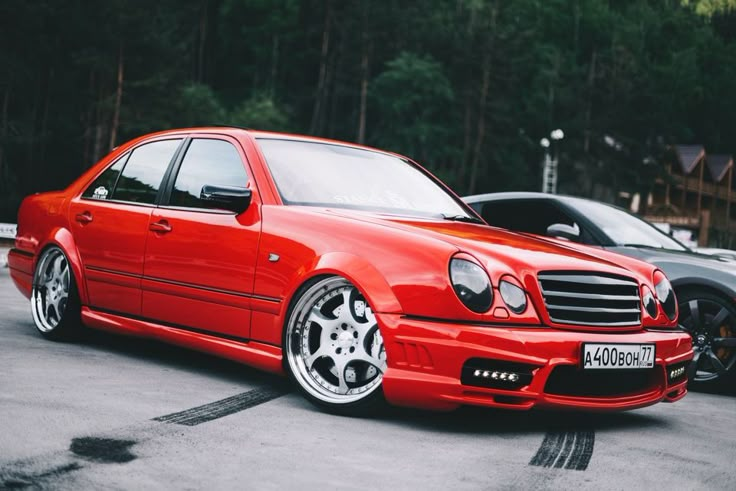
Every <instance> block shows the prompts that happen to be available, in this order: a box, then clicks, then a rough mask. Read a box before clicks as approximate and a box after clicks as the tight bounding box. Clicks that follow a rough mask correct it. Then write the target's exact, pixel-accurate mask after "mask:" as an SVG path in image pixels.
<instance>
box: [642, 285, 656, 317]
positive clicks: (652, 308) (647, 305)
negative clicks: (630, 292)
mask: <svg viewBox="0 0 736 491" xmlns="http://www.w3.org/2000/svg"><path fill="white" fill-rule="evenodd" d="M642 292H643V295H642V296H641V303H642V304H643V305H644V309H645V310H646V311H647V314H649V317H651V318H652V319H656V318H657V301H656V300H654V294H653V293H652V290H650V289H649V288H647V287H646V286H645V287H643V288H642Z"/></svg>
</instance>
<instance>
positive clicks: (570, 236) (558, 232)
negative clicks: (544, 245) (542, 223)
mask: <svg viewBox="0 0 736 491" xmlns="http://www.w3.org/2000/svg"><path fill="white" fill-rule="evenodd" d="M547 235H549V236H550V237H556V238H558V239H567V240H572V241H577V240H578V239H579V238H580V227H578V224H577V223H576V224H575V225H568V224H566V223H553V224H552V225H550V226H549V227H547Z"/></svg>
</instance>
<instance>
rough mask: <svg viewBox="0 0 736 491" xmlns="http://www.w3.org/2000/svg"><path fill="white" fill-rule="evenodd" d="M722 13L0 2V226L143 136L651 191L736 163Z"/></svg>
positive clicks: (556, 5) (532, 2)
mask: <svg viewBox="0 0 736 491" xmlns="http://www.w3.org/2000/svg"><path fill="white" fill-rule="evenodd" d="M733 3H734V2H733V1H731V0H700V1H696V0H690V1H688V0H372V1H369V0H158V1H156V2H150V1H143V0H105V1H103V2H94V1H90V0H66V1H52V0H2V2H0V221H11V222H13V221H15V214H16V210H17V206H18V203H19V202H20V199H21V198H22V197H23V196H24V195H26V194H29V193H32V192H36V191H43V190H48V189H59V188H62V187H64V186H66V185H67V184H68V183H69V182H71V181H72V180H73V179H74V178H75V177H76V176H78V175H79V174H80V173H81V172H82V171H83V170H84V169H86V168H88V167H89V166H91V165H92V164H94V162H95V161H97V160H98V159H99V158H100V157H102V156H103V155H105V154H106V153H107V152H108V151H109V150H110V149H111V148H112V147H114V146H116V145H118V144H120V143H122V142H124V141H126V140H128V139H130V138H132V137H135V136H138V135H141V134H143V133H146V132H150V131H154V130H159V129H166V128H172V127H181V126H191V125H202V124H233V125H241V126H247V127H252V128H258V129H273V130H281V131H288V132H294V133H306V134H310V135H319V136H325V137H331V138H337V139H343V140H348V141H355V142H361V143H365V144H368V145H373V146H378V147H382V148H386V149H390V150H394V151H397V152H400V153H403V154H406V155H408V156H410V157H412V158H414V159H416V160H418V161H419V162H420V163H422V164H423V165H425V166H426V167H428V168H429V169H430V170H431V171H433V172H434V173H435V174H437V175H438V176H439V177H441V178H442V179H444V180H445V181H446V182H448V184H450V185H451V186H452V187H453V188H454V189H455V190H456V191H457V192H458V193H460V194H466V193H473V192H490V191H497V190H512V189H517V190H521V189H533V190H537V189H539V188H540V184H541V177H540V176H541V168H540V162H541V160H542V149H541V147H540V145H539V140H540V139H541V138H542V137H545V136H548V135H549V132H550V130H552V129H555V128H562V129H563V130H564V132H565V139H564V140H563V141H562V142H561V143H560V144H559V145H558V148H557V149H556V151H557V152H558V153H559V161H560V179H561V182H560V189H561V190H562V191H567V192H574V193H575V194H580V195H589V196H590V195H600V194H601V192H602V191H601V189H598V188H599V187H600V186H601V185H603V184H605V186H606V189H615V190H617V191H618V190H627V191H642V190H644V191H645V190H646V189H647V188H648V187H649V186H650V185H651V183H652V180H653V179H654V178H655V177H656V176H657V175H658V173H659V172H660V169H661V164H662V162H663V161H664V160H665V159H666V158H667V146H668V145H669V144H671V143H674V142H678V143H702V144H704V145H705V146H706V149H707V150H708V151H709V152H713V153H736V90H734V87H736V14H734V13H732V10H731V7H732V6H733Z"/></svg>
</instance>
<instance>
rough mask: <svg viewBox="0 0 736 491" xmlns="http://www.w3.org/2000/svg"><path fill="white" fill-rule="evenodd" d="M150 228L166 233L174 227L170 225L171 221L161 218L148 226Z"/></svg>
mask: <svg viewBox="0 0 736 491" xmlns="http://www.w3.org/2000/svg"><path fill="white" fill-rule="evenodd" d="M148 228H149V230H152V231H154V232H158V233H160V234H166V233H169V232H171V230H172V227H171V225H169V222H167V221H166V220H161V221H158V222H154V223H152V224H150V225H149V226H148Z"/></svg>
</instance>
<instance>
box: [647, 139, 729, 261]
mask: <svg viewBox="0 0 736 491" xmlns="http://www.w3.org/2000/svg"><path fill="white" fill-rule="evenodd" d="M672 150H673V152H672V154H673V160H674V161H673V162H670V163H668V164H667V166H666V173H665V175H664V176H663V177H662V178H660V179H657V182H656V185H655V187H654V190H653V192H652V194H651V195H650V196H649V199H648V200H647V207H646V212H645V218H646V219H648V220H650V221H654V222H665V223H669V224H670V225H672V226H674V227H680V228H688V229H690V230H693V232H694V233H695V235H697V237H698V245H699V246H701V247H704V246H707V245H714V246H720V247H729V248H730V247H733V246H736V203H735V201H736V190H734V184H736V183H734V179H733V157H732V156H731V155H716V154H708V153H706V151H705V148H703V146H702V145H675V146H674V147H673V149H672ZM732 236H734V237H733V238H732Z"/></svg>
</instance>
